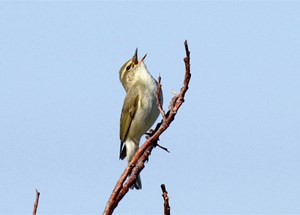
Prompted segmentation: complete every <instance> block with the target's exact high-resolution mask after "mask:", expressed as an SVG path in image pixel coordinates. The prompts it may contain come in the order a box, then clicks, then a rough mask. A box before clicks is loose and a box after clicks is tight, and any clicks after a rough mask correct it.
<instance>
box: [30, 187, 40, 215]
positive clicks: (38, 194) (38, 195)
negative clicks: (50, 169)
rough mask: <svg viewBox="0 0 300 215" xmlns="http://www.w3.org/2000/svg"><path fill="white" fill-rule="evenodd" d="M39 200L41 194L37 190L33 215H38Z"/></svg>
mask: <svg viewBox="0 0 300 215" xmlns="http://www.w3.org/2000/svg"><path fill="white" fill-rule="evenodd" d="M39 198H40V192H39V191H37V189H36V190H35V202H34V205H33V212H32V215H36V211H37V208H38V206H39Z"/></svg>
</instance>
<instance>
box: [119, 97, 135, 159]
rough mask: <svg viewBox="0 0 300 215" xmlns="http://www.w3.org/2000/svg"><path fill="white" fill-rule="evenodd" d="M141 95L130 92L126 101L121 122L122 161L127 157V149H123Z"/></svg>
mask: <svg viewBox="0 0 300 215" xmlns="http://www.w3.org/2000/svg"><path fill="white" fill-rule="evenodd" d="M138 101H139V95H138V93H137V91H132V92H128V93H127V95H126V98H125V100H124V104H123V108H122V113H121V120H120V140H121V143H120V159H122V160H123V159H124V158H125V156H126V148H125V147H123V145H124V142H125V140H126V137H127V134H128V132H129V129H130V125H131V122H132V120H133V118H134V115H135V113H136V110H137V107H138Z"/></svg>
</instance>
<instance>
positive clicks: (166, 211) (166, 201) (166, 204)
mask: <svg viewBox="0 0 300 215" xmlns="http://www.w3.org/2000/svg"><path fill="white" fill-rule="evenodd" d="M160 187H161V190H162V192H163V194H162V197H163V199H164V214H165V215H170V214H171V207H170V205H169V196H168V192H167V190H166V186H165V185H164V184H162V185H160Z"/></svg>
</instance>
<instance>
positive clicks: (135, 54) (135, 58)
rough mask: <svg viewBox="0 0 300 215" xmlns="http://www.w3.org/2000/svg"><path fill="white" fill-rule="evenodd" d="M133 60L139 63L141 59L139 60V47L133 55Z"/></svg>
mask: <svg viewBox="0 0 300 215" xmlns="http://www.w3.org/2000/svg"><path fill="white" fill-rule="evenodd" d="M132 62H133V63H134V64H135V65H136V64H138V63H139V61H138V49H137V48H136V50H135V53H134V55H133V57H132Z"/></svg>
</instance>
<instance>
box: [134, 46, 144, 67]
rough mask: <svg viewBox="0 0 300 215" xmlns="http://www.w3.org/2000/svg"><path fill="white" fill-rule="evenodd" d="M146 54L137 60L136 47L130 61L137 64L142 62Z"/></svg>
mask: <svg viewBox="0 0 300 215" xmlns="http://www.w3.org/2000/svg"><path fill="white" fill-rule="evenodd" d="M146 56H147V54H145V56H144V57H143V58H142V59H141V60H140V62H139V61H138V49H137V48H136V50H135V53H134V55H133V57H132V62H133V63H134V64H135V65H137V64H139V63H141V62H144V60H145V58H146Z"/></svg>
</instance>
